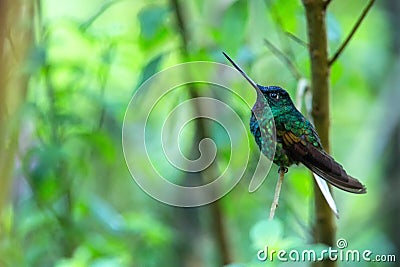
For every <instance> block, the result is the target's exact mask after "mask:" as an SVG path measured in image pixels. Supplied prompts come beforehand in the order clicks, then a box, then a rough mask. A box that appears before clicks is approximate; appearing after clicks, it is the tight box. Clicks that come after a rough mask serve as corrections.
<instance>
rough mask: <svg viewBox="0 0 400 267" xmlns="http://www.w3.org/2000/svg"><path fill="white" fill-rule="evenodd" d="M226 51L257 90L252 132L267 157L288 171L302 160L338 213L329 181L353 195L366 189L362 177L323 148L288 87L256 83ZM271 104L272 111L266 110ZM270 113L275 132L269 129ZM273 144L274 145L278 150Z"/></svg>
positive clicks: (281, 168)
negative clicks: (352, 173) (352, 174)
mask: <svg viewBox="0 0 400 267" xmlns="http://www.w3.org/2000/svg"><path fill="white" fill-rule="evenodd" d="M223 54H224V56H225V57H226V58H227V59H228V60H229V62H230V63H232V65H233V66H234V67H235V68H236V69H237V70H238V71H239V72H240V73H241V74H242V75H243V77H244V78H245V79H246V80H247V81H248V82H249V83H250V84H251V85H252V87H253V88H255V89H256V92H257V100H256V102H255V104H254V106H253V108H252V115H251V118H250V131H251V133H252V134H253V136H254V139H255V142H256V143H257V145H258V147H259V149H260V151H261V152H262V153H263V154H264V155H265V156H266V157H267V158H268V159H270V160H272V161H273V162H274V163H275V164H276V165H278V166H279V168H280V170H283V171H285V172H287V170H288V167H290V166H291V165H293V164H296V165H298V164H299V163H302V164H303V165H304V166H306V167H307V168H308V169H309V170H311V171H312V172H313V176H314V178H315V179H316V181H317V184H318V186H319V188H320V190H321V192H322V194H323V195H324V197H325V199H326V200H327V202H328V204H329V206H330V207H331V209H332V210H333V212H334V213H335V214H336V216H338V211H337V208H336V205H335V203H334V200H333V198H332V196H331V193H330V191H329V187H328V186H327V184H326V182H328V183H330V184H331V185H333V186H335V187H337V188H339V189H341V190H344V191H347V192H350V193H354V194H364V193H366V192H367V191H366V187H365V186H364V185H363V184H361V183H360V181H359V180H357V179H356V178H354V177H351V176H350V175H348V174H347V173H346V171H345V170H344V168H343V167H342V165H340V164H339V163H338V162H337V161H335V159H334V158H333V157H332V156H331V155H329V154H328V153H327V152H326V151H325V150H324V149H323V147H322V145H321V141H320V138H319V136H318V133H317V131H316V130H315V128H314V126H313V125H312V123H311V122H310V121H309V120H308V119H306V118H305V117H304V116H303V114H302V113H301V112H300V111H299V110H298V109H297V108H296V107H295V105H294V104H293V101H292V99H291V98H290V96H289V94H288V92H287V91H286V90H284V89H283V88H281V87H279V86H263V85H259V84H257V83H255V82H254V81H253V80H252V79H251V78H250V77H249V76H248V75H247V74H246V73H245V72H244V71H243V70H242V69H241V68H240V67H239V66H238V65H237V64H236V63H235V62H234V61H233V60H232V59H231V58H230V57H229V56H228V55H227V54H226V53H224V52H223ZM268 107H269V109H270V111H269V112H267V109H268ZM271 113H272V114H271ZM256 114H257V116H256ZM271 116H273V120H274V124H275V132H272V131H271V130H270V129H267V128H268V125H270V121H271V118H270V117H271ZM262 133H263V135H262ZM273 135H275V136H276V142H272V141H271V140H272V138H273ZM271 146H275V150H274V147H271ZM273 151H275V153H274V152H273ZM321 178H322V179H321ZM324 180H325V181H326V182H325V181H324Z"/></svg>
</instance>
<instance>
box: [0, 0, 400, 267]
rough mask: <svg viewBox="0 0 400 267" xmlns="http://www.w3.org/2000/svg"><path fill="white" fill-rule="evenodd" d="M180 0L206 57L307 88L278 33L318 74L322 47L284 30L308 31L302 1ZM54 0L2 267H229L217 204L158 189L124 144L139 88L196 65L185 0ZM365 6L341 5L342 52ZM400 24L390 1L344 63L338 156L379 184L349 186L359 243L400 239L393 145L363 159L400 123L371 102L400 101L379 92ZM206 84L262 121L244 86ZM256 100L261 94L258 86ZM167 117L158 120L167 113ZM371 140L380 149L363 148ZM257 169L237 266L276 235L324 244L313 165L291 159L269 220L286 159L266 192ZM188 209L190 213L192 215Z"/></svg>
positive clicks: (303, 66)
mask: <svg viewBox="0 0 400 267" xmlns="http://www.w3.org/2000/svg"><path fill="white" fill-rule="evenodd" d="M178 2H179V3H180V4H181V5H182V6H183V7H184V8H183V10H184V16H185V18H186V22H187V24H188V25H186V26H187V28H188V29H189V33H190V36H189V40H188V41H189V44H188V48H189V49H188V50H189V51H188V52H189V55H188V56H189V58H190V59H193V60H195V59H196V60H197V59H198V60H206V61H220V62H223V63H225V61H223V58H222V56H221V53H220V52H221V51H226V52H227V53H229V54H230V55H231V56H233V57H234V58H237V59H238V61H239V63H241V65H243V67H244V68H245V69H246V70H248V73H249V74H251V76H252V77H253V78H254V79H255V80H256V81H259V83H261V84H277V85H280V86H282V87H285V88H286V89H287V90H288V91H289V92H290V94H291V96H292V97H294V96H295V88H296V82H297V81H296V80H295V78H294V77H293V76H292V75H291V73H290V71H289V70H288V69H287V67H286V66H285V65H284V64H283V63H282V62H281V60H279V59H278V58H277V57H276V55H274V54H273V53H271V52H270V51H269V50H268V49H267V48H266V47H265V46H264V42H263V39H264V38H267V39H268V40H270V41H271V42H273V43H274V44H275V45H276V46H277V47H278V48H280V49H281V50H283V51H284V52H285V53H286V54H288V55H289V56H290V58H291V59H292V60H293V61H294V63H295V64H296V66H297V67H298V69H299V71H300V73H302V74H303V75H304V76H305V77H307V76H308V68H309V63H308V51H307V48H306V47H304V46H302V45H299V44H298V43H295V42H294V41H293V40H291V39H290V38H288V37H287V36H286V35H285V34H284V32H285V31H289V32H291V33H293V34H295V35H296V36H299V37H300V38H302V39H305V36H306V28H305V18H304V12H303V8H302V6H301V3H300V1H290V0H276V1H268V0H267V1H241V0H240V1H200V0H195V1H178ZM350 2H351V3H350ZM41 5H42V9H43V10H42V11H43V12H42V14H41V15H40V14H37V15H36V16H37V18H36V19H37V21H41V22H42V23H43V25H41V26H40V27H39V26H37V35H38V36H37V43H36V44H35V46H34V47H33V49H32V52H31V54H30V57H29V59H28V61H27V64H26V68H25V69H24V70H23V72H24V73H27V74H29V75H31V80H30V84H29V90H28V92H27V101H26V103H25V106H24V109H23V113H24V115H23V118H24V119H23V126H22V129H21V137H20V151H19V154H18V157H17V159H16V164H15V166H16V167H15V184H14V189H13V191H14V199H13V204H12V205H11V206H9V207H6V208H5V209H4V210H2V211H1V213H0V231H1V232H2V233H4V235H2V237H4V238H3V239H2V240H0V265H1V266H58V267H80V266H93V267H101V266H146V267H147V266H164V265H168V266H194V265H189V263H190V262H196V263H198V265H196V266H201V265H204V266H218V260H216V259H217V258H218V255H216V254H217V252H216V251H218V249H217V248H216V245H215V242H214V241H213V240H214V239H213V238H214V236H215V233H211V232H210V230H209V228H208V225H209V224H210V222H212V221H213V220H214V218H213V217H212V215H210V214H209V213H207V212H206V211H204V210H203V208H197V209H190V210H189V209H178V208H172V207H169V206H167V205H164V204H161V203H159V202H157V201H155V200H153V199H152V198H150V197H149V196H148V195H146V194H145V193H144V192H143V191H142V190H141V189H140V188H139V187H138V186H137V185H136V184H135V183H134V182H133V181H132V178H131V177H130V174H129V172H128V170H127V168H126V165H125V161H124V158H123V155H122V147H121V127H122V121H123V117H124V113H125V108H126V106H127V104H128V102H129V100H130V97H131V96H132V95H133V93H134V92H135V90H137V88H139V87H140V85H141V84H142V83H143V82H144V81H146V80H147V79H148V78H149V77H151V76H152V75H154V74H155V73H157V72H158V71H160V70H162V69H164V68H166V67H170V66H173V65H174V64H177V63H181V62H182V61H183V59H182V56H181V54H180V48H181V46H182V44H181V38H180V33H179V31H178V30H177V27H175V22H176V18H175V17H174V14H173V12H172V7H171V6H170V2H167V1H100V0H91V1H86V2H82V1H55V0H45V1H41ZM361 7H362V4H361V3H358V2H357V3H355V1H354V3H353V1H332V9H330V12H329V13H328V21H327V23H328V30H329V32H328V33H329V42H330V43H329V46H330V51H331V54H332V53H333V52H334V51H335V49H336V48H337V47H338V46H339V45H340V43H341V41H342V40H343V39H344V37H345V36H346V34H347V33H348V32H349V30H350V29H351V25H353V22H354V21H355V15H354V14H358V13H360V10H361ZM39 16H41V17H39ZM391 34H392V33H391V32H390V29H389V26H388V21H387V19H386V17H385V12H384V10H383V7H382V6H376V7H375V9H374V12H373V13H371V14H370V16H369V18H368V19H367V20H366V21H365V23H364V24H363V26H362V27H361V28H360V31H359V32H358V33H357V35H356V37H355V38H354V39H353V40H352V42H351V45H350V46H349V47H348V48H347V50H346V51H345V52H344V54H343V55H342V56H341V57H340V59H339V61H338V62H336V63H335V65H334V66H333V69H332V72H331V78H332V79H331V80H332V131H331V132H332V147H333V152H334V156H335V157H336V158H337V159H338V161H339V162H341V163H342V164H343V165H344V166H345V167H346V169H347V170H348V171H349V173H352V174H353V173H354V176H355V177H357V178H360V179H361V180H362V181H363V182H365V183H366V184H367V187H368V190H369V191H368V194H367V196H363V197H361V198H359V197H357V196H353V195H349V194H344V193H337V191H335V195H336V196H337V199H338V206H339V210H340V212H341V215H342V217H341V219H340V220H339V221H338V231H339V236H343V237H346V239H347V240H348V242H349V244H350V245H351V247H352V248H358V247H359V248H364V247H366V248H369V247H370V246H369V245H366V244H371V247H373V248H374V249H376V251H379V252H381V253H393V252H394V250H395V249H396V248H394V246H393V244H392V242H393V241H392V240H391V239H390V238H391V236H388V234H387V233H386V229H385V228H384V226H383V225H382V224H381V222H382V221H386V220H390V218H381V217H380V216H377V213H379V204H378V203H380V200H381V198H383V190H384V187H385V181H383V180H380V181H379V182H377V181H374V180H375V179H377V177H381V169H380V166H381V165H382V162H383V161H382V157H380V156H379V155H380V154H378V156H376V157H375V161H374V162H368V161H367V160H364V159H363V157H364V155H365V154H368V155H374V154H375V152H376V153H378V152H377V151H376V150H375V149H374V147H375V144H376V140H374V138H373V136H371V135H369V134H367V132H368V131H375V130H376V128H380V127H382V128H384V127H385V123H386V121H385V122H384V123H382V124H379V125H373V126H372V127H368V123H369V121H366V117H368V116H369V111H370V107H371V105H374V106H377V108H378V109H382V108H383V107H384V106H385V103H382V102H376V100H375V99H376V96H377V95H379V94H380V92H381V91H384V90H386V89H385V88H383V87H382V81H383V80H385V79H387V73H386V72H385V70H387V69H390V68H391V65H390V60H389V59H390V58H391V57H392V52H391V51H389V50H388V49H387V46H388V43H389V40H390V38H392V36H391ZM210 75H211V74H210ZM233 85H234V84H233ZM183 92H185V91H184V90H177V92H174V93H175V94H174V93H172V94H171V95H170V96H169V97H168V98H167V99H168V101H167V100H165V101H164V102H161V107H160V109H161V110H163V111H170V110H171V109H172V108H173V107H174V105H175V104H177V103H179V102H181V101H183V100H185V99H187V98H188V95H187V94H186V93H183ZM198 92H199V93H200V94H204V95H210V96H216V97H217V98H219V99H221V100H223V101H224V102H229V105H230V106H231V107H232V108H233V109H234V110H235V111H236V112H237V113H238V115H239V116H240V117H241V118H243V120H244V121H246V120H248V119H249V116H250V111H249V110H248V108H247V107H246V106H245V105H243V102H242V101H240V100H238V99H235V96H232V95H231V96H229V95H227V94H224V93H219V92H217V90H216V88H212V89H210V88H203V87H201V86H199V89H198ZM250 94H251V95H250ZM249 97H254V96H253V95H252V93H249ZM153 119H154V121H153V122H154V125H156V124H157V123H158V121H157V119H159V118H157V117H156V118H153ZM367 119H368V118H367ZM154 125H150V127H153V126H154ZM208 125H209V126H210V127H209V129H210V132H211V135H212V138H213V139H215V142H216V143H217V146H218V149H219V151H218V155H217V160H218V162H219V164H220V165H219V167H218V168H219V169H218V170H220V171H222V170H223V169H224V168H223V167H225V166H226V165H227V164H226V163H227V162H229V159H230V153H231V150H230V146H229V144H228V143H227V142H228V141H229V140H227V137H226V133H225V132H224V131H223V129H221V128H220V126H219V125H214V124H208ZM369 126H371V125H369ZM154 127H156V126H154ZM170 134H171V135H172V133H170ZM194 134H195V128H194V125H193V124H192V125H190V124H189V126H188V130H187V132H183V133H182V135H183V136H184V137H185V138H184V139H183V140H182V147H183V150H184V153H186V154H190V152H191V149H192V147H193V146H192V140H193V136H194ZM251 140H252V139H251ZM157 142H158V141H157ZM154 143H156V141H154ZM246 145H247V144H243V146H246ZM250 145H251V147H253V148H254V149H253V152H254V154H253V155H251V164H256V163H254V162H255V161H256V159H257V155H258V154H257V153H258V152H257V148H256V146H255V144H254V142H252V143H251V144H250ZM355 148H360V149H361V148H362V149H363V150H362V151H367V153H365V154H359V153H358V152H357V149H355ZM186 154H185V155H186ZM157 157H158V158H157ZM152 160H153V162H156V165H157V166H156V168H157V169H158V170H159V171H165V172H168V173H169V174H171V175H170V176H171V180H173V181H174V182H177V183H180V182H182V180H183V179H185V178H186V177H185V176H184V175H183V174H182V173H180V172H178V171H176V170H171V167H170V166H169V167H168V166H166V165H165V158H164V156H163V155H162V154H160V155H157V156H156V157H155V158H153V159H152ZM139 164H140V163H139ZM252 168H253V169H254V168H255V166H249V168H248V169H247V170H246V173H245V175H244V178H243V179H242V180H241V182H240V183H239V185H238V186H237V187H235V188H234V189H233V190H232V191H231V192H230V193H229V194H228V195H227V196H225V197H224V198H223V199H221V200H220V203H221V206H222V211H223V217H224V223H225V224H224V225H225V227H226V231H227V233H228V236H229V249H230V250H231V251H232V254H233V256H234V257H233V258H234V261H235V262H236V264H232V265H229V266H259V265H260V263H259V262H257V259H256V253H257V251H258V250H259V249H262V248H263V247H264V246H265V245H269V246H271V247H273V248H275V249H291V248H302V247H307V248H310V247H311V246H310V245H308V244H309V243H310V241H311V235H312V230H313V229H312V225H311V222H312V221H313V220H312V219H313V218H312V214H313V212H312V211H313V208H312V207H313V196H312V190H313V186H312V180H311V178H310V175H309V173H308V172H307V171H306V170H305V168H303V167H294V168H292V169H291V170H290V172H289V173H288V174H287V175H286V176H285V182H284V184H283V188H282V193H281V199H280V205H279V208H278V209H277V211H276V219H275V220H273V221H267V220H266V218H267V214H268V211H269V206H270V204H271V202H272V197H273V188H274V186H275V181H276V179H277V176H278V175H277V170H276V168H275V167H273V168H272V170H271V172H270V173H269V175H268V178H267V180H266V181H265V182H264V184H263V185H262V187H261V188H260V189H259V190H258V191H256V192H255V193H251V194H250V193H248V191H247V188H248V184H249V179H248V177H249V173H250V172H251V169H252ZM230 171H231V172H232V174H235V171H236V170H235V169H233V170H230ZM379 179H380V178H379ZM370 185H373V186H370ZM182 210H184V211H182ZM185 212H187V213H189V214H190V215H187V214H186V215H182V214H185ZM191 212H193V213H191ZM185 216H186V217H185ZM185 222H186V223H187V224H184V223H185ZM188 225H189V226H190V227H188ZM317 247H318V246H316V247H312V248H317ZM319 248H320V249H321V247H319ZM167 263H168V264H167ZM207 263H210V264H207ZM271 264H275V265H274V266H278V265H279V266H286V265H283V264H279V263H271ZM261 265H263V264H261ZM352 266H353V265H352ZM360 266H365V265H360ZM369 266H375V265H373V264H371V265H369ZM388 266H389V265H388Z"/></svg>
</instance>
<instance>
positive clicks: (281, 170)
mask: <svg viewBox="0 0 400 267" xmlns="http://www.w3.org/2000/svg"><path fill="white" fill-rule="evenodd" d="M286 171H287V169H286V168H285V167H280V168H279V179H278V182H277V183H276V187H275V195H274V201H273V202H272V205H271V210H270V212H269V219H270V220H272V219H273V218H274V216H275V210H276V208H277V207H278V203H279V195H280V194H281V188H282V183H283V178H284V177H285V172H286Z"/></svg>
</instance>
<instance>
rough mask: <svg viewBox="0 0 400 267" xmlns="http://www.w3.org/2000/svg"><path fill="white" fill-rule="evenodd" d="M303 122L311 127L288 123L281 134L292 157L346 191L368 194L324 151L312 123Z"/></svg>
mask: <svg viewBox="0 0 400 267" xmlns="http://www.w3.org/2000/svg"><path fill="white" fill-rule="evenodd" d="M304 120H305V119H304ZM303 122H304V123H307V124H309V125H307V127H297V126H298V124H296V122H288V124H289V125H286V123H285V129H286V130H285V131H283V133H281V135H282V140H283V143H284V148H285V150H286V151H287V153H288V154H289V155H290V157H291V158H293V159H294V160H296V161H299V162H301V163H303V164H304V165H305V166H306V167H307V168H308V169H310V170H311V171H312V172H314V173H315V174H317V175H318V176H320V177H321V178H323V179H325V180H326V181H327V182H329V183H330V184H332V185H334V186H336V187H338V188H340V189H342V190H344V191H347V192H350V193H355V194H363V193H366V188H365V186H364V185H362V184H361V183H360V182H359V181H358V180H357V179H355V178H353V177H351V176H350V175H348V174H347V173H346V171H345V170H344V169H343V167H342V165H340V164H339V163H337V162H336V161H335V160H334V159H333V158H332V157H331V156H330V155H329V154H328V153H326V152H325V151H324V150H323V149H322V147H321V145H320V144H319V138H318V135H317V134H316V132H315V130H314V129H313V127H312V125H311V123H309V122H308V121H303ZM310 127H311V128H310Z"/></svg>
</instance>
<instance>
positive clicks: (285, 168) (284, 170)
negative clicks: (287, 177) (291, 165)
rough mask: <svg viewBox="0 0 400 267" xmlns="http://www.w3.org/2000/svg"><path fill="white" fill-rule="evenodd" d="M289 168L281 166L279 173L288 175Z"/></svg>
mask: <svg viewBox="0 0 400 267" xmlns="http://www.w3.org/2000/svg"><path fill="white" fill-rule="evenodd" d="M288 170H289V169H288V168H287V167H285V166H280V167H279V169H278V173H280V172H283V173H287V172H288Z"/></svg>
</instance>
